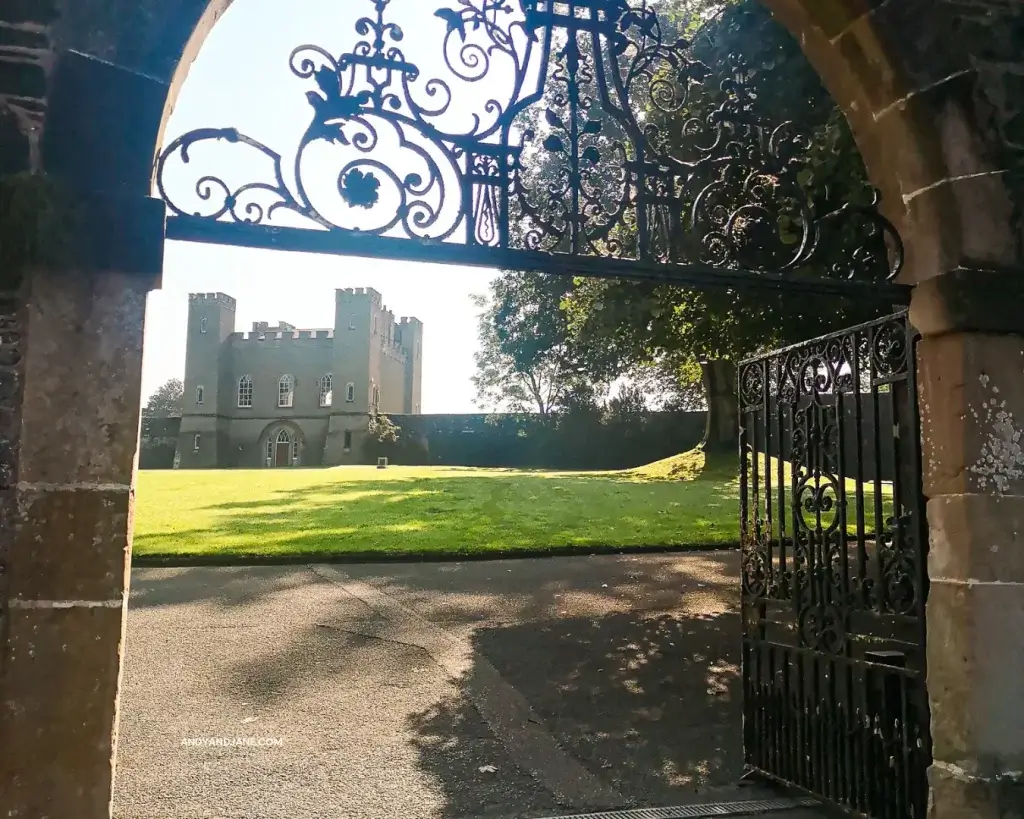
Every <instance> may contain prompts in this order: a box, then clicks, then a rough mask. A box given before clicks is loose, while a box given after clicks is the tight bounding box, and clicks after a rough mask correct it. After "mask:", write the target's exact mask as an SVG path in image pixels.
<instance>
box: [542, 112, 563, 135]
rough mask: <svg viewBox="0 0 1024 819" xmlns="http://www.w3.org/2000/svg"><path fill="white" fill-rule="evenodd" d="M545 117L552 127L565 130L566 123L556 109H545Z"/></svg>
mask: <svg viewBox="0 0 1024 819" xmlns="http://www.w3.org/2000/svg"><path fill="white" fill-rule="evenodd" d="M544 119H546V120H547V121H548V125H550V126H551V127H552V128H559V129H561V130H563V131H564V130H565V123H564V122H562V118H561V117H560V116H558V114H556V113H555V111H554V109H551V108H548V109H547V110H545V111H544Z"/></svg>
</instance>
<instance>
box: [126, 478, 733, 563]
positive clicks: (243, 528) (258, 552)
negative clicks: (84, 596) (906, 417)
mask: <svg viewBox="0 0 1024 819" xmlns="http://www.w3.org/2000/svg"><path fill="white" fill-rule="evenodd" d="M243 474H249V475H251V474H252V473H230V472H224V473H219V474H215V475H214V478H213V479H207V478H206V476H202V475H201V476H200V477H199V478H198V479H199V480H210V483H211V485H210V492H209V495H204V496H203V497H202V498H200V499H198V500H197V501H196V502H195V504H194V505H193V506H191V507H189V506H188V504H187V503H185V502H183V501H182V500H181V499H180V498H179V497H176V496H175V495H174V493H173V492H172V491H171V489H170V488H159V491H158V492H156V491H150V493H148V494H147V493H146V492H140V494H139V501H138V504H139V507H140V509H141V512H142V513H141V514H139V516H138V523H137V529H136V534H135V541H134V543H135V554H136V555H137V556H139V557H141V558H143V559H145V558H147V557H149V558H154V557H156V556H163V557H170V556H175V555H177V556H204V555H205V556H218V555H219V556H227V557H232V556H234V557H236V558H242V557H246V556H249V557H258V556H263V557H271V558H272V557H275V556H277V557H284V556H288V555H299V556H303V557H309V558H310V559H316V558H317V557H318V556H324V557H326V556H330V555H341V556H344V555H349V556H358V555H364V556H366V555H368V556H373V555H379V556H381V557H392V558H394V557H396V556H409V557H416V556H420V557H431V556H434V557H436V556H441V555H443V556H471V555H479V554H486V553H493V554H507V553H515V552H517V551H530V552H538V551H539V552H544V551H552V552H558V551H559V550H563V549H577V548H586V547H605V548H633V547H672V546H705V547H706V546H718V545H734V544H735V543H736V542H737V541H738V525H737V522H736V512H737V499H738V490H737V485H736V480H735V478H734V477H732V476H730V475H728V474H719V473H709V475H708V477H707V478H702V479H700V480H692V481H685V482H680V481H654V482H646V481H643V480H630V479H629V478H627V477H624V476H623V475H622V474H619V473H614V474H608V473H595V474H593V475H586V474H580V473H541V472H537V473H532V472H528V473H523V472H513V473H504V472H494V473H492V472H488V473H485V474H483V475H481V473H480V472H479V471H476V472H473V471H467V473H466V475H465V476H461V475H452V474H451V473H449V474H447V475H445V476H424V477H417V476H411V477H400V476H394V477H389V478H387V479H380V480H374V479H368V478H365V477H364V478H362V479H359V480H352V479H346V476H345V472H344V471H343V470H331V471H323V472H320V473H315V474H316V475H317V476H322V479H320V480H314V481H311V482H309V483H308V484H307V485H302V486H297V487H294V488H281V489H269V491H268V489H267V488H264V489H263V490H262V491H263V495H262V497H251V496H249V497H246V496H245V492H244V484H243V483H241V482H242V481H244V478H242V477H240V476H241V475H243ZM307 474H308V473H307ZM215 480H219V481H221V482H223V486H222V487H218V486H217V485H216V484H215V483H214V481H215ZM228 481H234V482H235V483H234V484H233V485H232V484H229V483H227V482H228ZM226 490H231V491H230V492H229V491H226ZM231 494H234V495H235V496H236V497H234V498H232V497H224V498H223V500H220V501H219V502H218V501H214V502H212V503H211V502H210V499H211V497H212V498H216V497H218V496H224V495H231ZM154 507H156V509H154Z"/></svg>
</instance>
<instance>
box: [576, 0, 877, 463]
mask: <svg viewBox="0 0 1024 819" xmlns="http://www.w3.org/2000/svg"><path fill="white" fill-rule="evenodd" d="M673 11H674V14H673V13H670V14H669V16H670V18H672V22H673V24H674V25H675V26H676V27H677V30H678V31H679V32H682V33H686V34H688V35H692V37H693V45H692V48H691V54H692V56H693V57H695V58H697V59H699V60H701V62H702V63H703V64H705V65H706V66H708V67H710V70H711V72H712V76H714V75H716V74H717V75H718V76H720V77H724V78H727V79H728V80H730V81H731V80H734V79H735V78H736V77H738V76H742V78H743V84H744V87H745V88H746V91H747V92H748V93H749V96H750V100H749V107H748V108H747V109H746V111H745V112H744V113H745V116H746V117H748V118H749V120H748V122H763V123H766V124H767V123H770V124H781V123H783V122H785V121H792V122H793V123H794V129H793V130H794V131H795V132H796V133H799V134H802V135H806V136H807V138H808V141H809V144H808V145H806V146H802V147H801V148H800V150H801V151H803V158H804V159H805V161H806V165H805V167H804V169H803V170H802V171H801V173H800V185H801V188H802V191H801V196H805V197H806V198H807V200H808V201H810V202H812V203H813V205H814V207H815V210H816V212H818V213H826V212H829V211H830V210H832V209H834V208H835V207H837V206H838V205H839V204H840V203H843V202H858V201H860V202H863V201H864V200H865V198H866V197H868V196H870V195H871V191H870V188H869V186H868V183H867V176H866V172H865V170H864V167H863V164H862V162H861V159H860V155H859V153H858V151H857V149H856V146H855V144H854V141H853V136H852V133H851V131H850V129H849V127H848V126H847V123H846V121H845V119H844V117H843V116H842V114H841V112H840V111H839V110H838V109H837V108H836V106H835V103H834V101H833V100H832V99H831V97H830V96H829V95H828V93H827V92H826V91H825V89H824V88H823V86H822V85H821V82H820V79H819V78H818V76H817V74H816V73H815V72H814V70H813V68H812V67H811V66H810V65H809V64H808V63H807V60H806V58H805V57H804V56H803V53H802V51H801V50H800V48H799V45H798V44H797V43H796V42H795V41H793V40H792V38H791V37H790V36H789V34H788V32H786V31H785V30H783V29H782V27H781V26H779V25H778V24H777V23H775V22H774V21H773V20H772V19H771V16H770V15H769V13H768V12H767V11H765V10H764V9H763V8H762V7H761V6H760V5H759V4H757V3H752V2H747V3H730V4H728V5H725V6H723V7H721V8H719V9H717V13H715V14H714V15H713V16H709V12H712V11H715V10H714V9H711V8H709V7H708V5H707V4H703V7H702V4H700V3H699V2H698V3H696V4H693V3H689V4H687V3H682V4H677V5H676V7H675V9H674V10H673ZM735 93H737V92H736V90H735V87H730V86H729V85H728V83H726V84H716V83H715V82H714V81H713V80H712V78H711V77H709V78H708V79H707V80H706V81H705V82H704V83H702V84H701V85H699V86H696V85H695V86H691V88H690V94H689V97H688V98H687V102H686V104H685V105H684V106H683V107H682V108H681V109H680V110H679V111H676V112H673V113H671V114H666V113H665V112H663V111H660V110H658V109H656V108H655V107H653V106H650V105H649V106H648V107H647V109H646V111H645V112H644V113H645V120H646V121H647V122H650V123H652V124H656V125H657V126H658V128H659V129H660V132H661V133H662V135H663V142H662V146H661V147H662V150H663V151H665V153H666V154H668V155H670V156H673V157H684V158H688V159H692V160H696V159H699V157H700V156H701V150H702V148H701V146H702V145H704V144H707V143H708V141H709V139H708V137H709V131H710V132H711V135H712V136H713V135H714V128H711V127H709V126H710V124H711V123H712V122H716V120H715V119H714V116H715V114H716V112H717V113H719V114H720V113H721V111H723V110H726V111H728V110H729V108H728V106H723V102H725V101H726V99H727V97H729V95H730V94H735ZM717 123H718V124H717V125H716V126H715V127H719V128H720V127H722V126H721V119H719V120H717ZM745 127H746V124H745V123H743V122H740V123H739V124H737V125H736V127H735V128H734V129H733V130H731V131H728V132H725V133H726V135H727V136H728V137H729V138H730V139H732V140H733V141H734V142H736V143H737V145H738V146H742V145H743V144H745V143H744V140H745V139H750V138H752V137H754V136H756V134H752V133H748V132H746V131H745V130H744V129H745ZM719 133H723V132H722V131H719ZM711 141H713V140H711ZM695 167H700V166H699V164H698V165H697V166H695ZM711 167H712V169H713V167H714V166H713V165H712V166H711ZM708 181H709V180H708V179H707V178H701V177H700V174H699V173H698V172H696V171H695V173H694V175H693V177H692V178H691V179H690V181H689V182H688V184H687V190H686V191H684V192H683V196H684V198H686V197H689V200H688V202H686V204H687V205H688V207H684V208H683V212H684V214H691V215H692V213H693V208H692V207H689V206H692V204H693V198H694V197H695V196H696V195H697V194H698V193H699V192H700V191H701V190H702V189H703V188H704V185H705V184H706V183H707V182H708ZM719 192H720V193H721V189H720V191H719ZM727 193H728V191H727ZM735 193H736V198H735V199H733V201H732V202H729V201H728V200H725V201H724V202H722V205H723V207H724V208H725V209H726V210H727V211H728V210H733V209H734V208H735V207H737V206H738V205H739V204H741V203H742V202H744V201H749V200H744V199H743V194H744V191H742V190H741V189H740V186H739V185H737V189H736V191H735ZM700 227H701V226H700V225H698V224H694V223H692V222H689V223H686V224H684V230H683V233H684V234H686V236H684V237H683V238H682V241H683V243H684V246H685V242H686V241H688V240H689V241H690V242H691V243H693V244H692V245H691V247H690V250H691V251H693V255H695V256H696V255H698V254H699V253H700V252H701V250H702V247H701V246H700V241H701V240H702V239H703V237H704V236H705V235H706V231H702V230H701V229H700ZM793 227H794V225H793V223H792V222H790V223H788V224H787V223H786V222H785V220H784V219H782V218H780V220H779V223H778V225H777V226H772V227H769V228H768V234H769V235H767V236H765V235H764V230H765V225H764V224H761V225H754V226H753V227H752V228H751V239H752V241H751V244H752V245H757V244H758V243H759V241H758V240H759V239H767V240H768V241H765V242H764V243H763V244H764V245H773V246H776V247H777V246H778V244H779V241H776V240H780V239H781V241H782V243H783V244H784V243H785V242H786V241H795V239H796V238H797V237H796V236H795V235H793ZM754 228H758V229H760V230H761V231H762V233H761V234H755V233H754V232H753V229H754ZM844 230H845V232H843V233H840V234H838V235H836V236H832V237H829V239H828V242H827V244H824V245H823V246H822V249H823V250H824V251H825V252H824V253H823V254H821V256H820V258H819V259H818V260H817V261H816V263H815V264H814V265H809V266H807V269H806V272H807V273H809V274H813V275H819V276H820V275H830V274H832V275H835V274H838V275H845V274H846V272H847V270H849V269H850V266H851V264H852V263H854V262H855V256H854V251H855V249H856V248H857V247H858V242H859V241H861V240H862V239H863V237H862V236H861V235H859V234H853V233H851V232H850V230H849V229H844ZM622 241H623V242H624V243H626V244H627V245H628V243H629V241H630V238H629V237H622ZM875 249H876V250H877V249H878V248H877V247H876V248H875ZM798 272H802V271H798ZM563 308H564V309H565V311H566V312H567V314H568V316H569V328H570V338H571V339H572V341H573V342H574V343H575V344H576V346H577V347H578V348H580V349H583V350H587V351H588V352H589V354H590V355H591V356H595V357H597V358H598V359H599V361H598V362H595V363H593V364H592V366H600V367H601V368H602V369H603V370H604V371H606V372H609V371H610V372H620V373H621V372H625V371H627V370H630V369H634V370H635V369H637V368H651V369H654V370H655V371H657V372H658V373H660V374H661V376H662V377H663V378H664V379H665V380H666V381H667V382H669V383H670V382H671V381H672V379H675V381H676V384H675V387H674V391H675V393H676V394H677V395H679V396H680V397H682V398H684V399H688V401H689V402H691V403H692V399H693V396H694V394H695V393H697V392H701V391H702V392H703V393H704V398H705V401H706V405H707V407H708V411H709V417H708V429H707V433H706V436H705V437H706V443H707V444H708V445H709V446H717V445H728V446H730V447H731V446H733V445H734V442H735V431H736V397H735V362H736V361H737V360H739V359H740V358H742V357H745V356H748V355H752V354H755V353H757V352H761V351H763V350H765V349H768V348H771V347H774V346H779V345H782V344H787V343H794V342H797V341H801V340H804V339H807V338H812V337H814V336H816V335H819V334H821V333H823V332H825V331H828V330H832V329H835V328H836V327H837V326H842V325H843V324H852V323H857V322H859V321H863V320H867V319H870V318H875V317H877V315H878V306H877V305H873V304H870V303H854V302H851V301H850V300H843V299H837V298H834V297H830V298H821V297H808V296H800V297H792V296H789V295H787V294H785V293H781V292H770V291H764V290H761V291H758V292H751V291H746V290H744V291H739V290H733V289H726V288H721V289H714V290H703V291H695V290H691V289H688V288H681V287H676V286H670V285H662V284H656V283H645V282H631V281H621V280H593V279H590V280H586V279H580V280H577V281H576V283H575V286H574V287H573V288H572V291H571V292H570V293H569V294H568V295H567V297H566V299H565V300H564V301H563Z"/></svg>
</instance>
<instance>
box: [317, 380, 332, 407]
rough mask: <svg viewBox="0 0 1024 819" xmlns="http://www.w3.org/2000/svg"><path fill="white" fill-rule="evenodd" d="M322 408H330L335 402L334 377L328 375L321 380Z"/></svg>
mask: <svg viewBox="0 0 1024 819" xmlns="http://www.w3.org/2000/svg"><path fill="white" fill-rule="evenodd" d="M319 392H320V406H321V407H329V406H330V405H331V402H332V401H333V400H334V377H333V376H332V375H331V374H330V373H327V375H325V376H324V377H323V378H321V379H320V390H319Z"/></svg>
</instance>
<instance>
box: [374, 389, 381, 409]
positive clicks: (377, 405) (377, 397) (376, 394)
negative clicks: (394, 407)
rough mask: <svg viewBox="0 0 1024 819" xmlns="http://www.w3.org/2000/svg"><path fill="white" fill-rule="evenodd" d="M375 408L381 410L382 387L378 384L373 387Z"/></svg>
mask: <svg viewBox="0 0 1024 819" xmlns="http://www.w3.org/2000/svg"><path fill="white" fill-rule="evenodd" d="M373 408H374V409H379V408H380V387H378V386H377V385H376V384H374V385H373Z"/></svg>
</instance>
